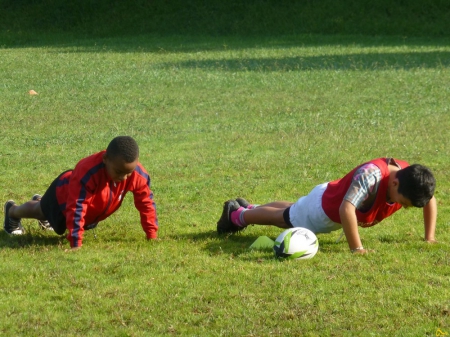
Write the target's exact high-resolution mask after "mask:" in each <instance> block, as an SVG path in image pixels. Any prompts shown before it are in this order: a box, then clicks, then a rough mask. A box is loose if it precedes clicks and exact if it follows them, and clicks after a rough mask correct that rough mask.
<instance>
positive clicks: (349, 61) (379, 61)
mask: <svg viewBox="0 0 450 337" xmlns="http://www.w3.org/2000/svg"><path fill="white" fill-rule="evenodd" d="M158 66H160V67H162V68H167V69H200V70H219V71H230V72H237V71H242V72H245V71H258V72H272V71H277V72H280V71H281V72H283V71H285V72H291V71H308V70H336V71H338V70H374V71H379V70H392V69H397V70H411V69H419V68H425V69H428V68H448V67H450V52H447V51H434V52H402V53H364V54H362V53H358V54H344V55H323V56H301V55H299V56H294V57H281V58H239V59H212V60H189V61H183V62H166V63H160V64H159V65H158Z"/></svg>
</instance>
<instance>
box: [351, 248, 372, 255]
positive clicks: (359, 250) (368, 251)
mask: <svg viewBox="0 0 450 337" xmlns="http://www.w3.org/2000/svg"><path fill="white" fill-rule="evenodd" d="M369 253H375V251H374V250H373V249H358V250H355V251H354V252H352V254H359V255H362V254H369Z"/></svg>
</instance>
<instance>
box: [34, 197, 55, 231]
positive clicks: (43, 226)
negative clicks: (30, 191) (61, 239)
mask: <svg viewBox="0 0 450 337" xmlns="http://www.w3.org/2000/svg"><path fill="white" fill-rule="evenodd" d="M41 199H42V196H41V195H40V194H35V195H33V197H32V198H31V200H41ZM38 224H39V227H41V229H43V230H45V231H54V229H53V227H52V226H50V223H49V222H48V221H47V220H38Z"/></svg>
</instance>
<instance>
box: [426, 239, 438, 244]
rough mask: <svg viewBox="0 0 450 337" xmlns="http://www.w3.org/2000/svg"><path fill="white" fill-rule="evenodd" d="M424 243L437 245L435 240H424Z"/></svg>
mask: <svg viewBox="0 0 450 337" xmlns="http://www.w3.org/2000/svg"><path fill="white" fill-rule="evenodd" d="M425 242H427V243H431V244H434V243H438V241H437V240H436V239H425Z"/></svg>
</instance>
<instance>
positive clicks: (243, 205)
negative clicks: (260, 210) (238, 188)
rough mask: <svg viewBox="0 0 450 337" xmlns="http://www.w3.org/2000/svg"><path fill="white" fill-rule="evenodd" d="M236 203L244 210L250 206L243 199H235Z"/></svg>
mask: <svg viewBox="0 0 450 337" xmlns="http://www.w3.org/2000/svg"><path fill="white" fill-rule="evenodd" d="M236 201H237V203H238V204H239V206H241V207H244V208H247V207H248V206H249V205H250V203H249V202H248V201H247V200H245V199H244V198H237V199H236Z"/></svg>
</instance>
